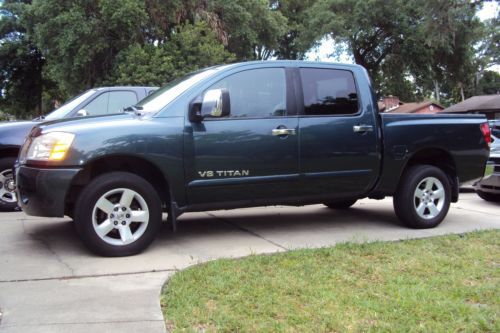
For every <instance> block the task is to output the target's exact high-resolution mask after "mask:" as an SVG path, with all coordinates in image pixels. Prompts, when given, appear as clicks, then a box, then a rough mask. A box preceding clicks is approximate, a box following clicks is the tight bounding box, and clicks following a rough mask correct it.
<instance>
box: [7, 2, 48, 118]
mask: <svg viewBox="0 0 500 333" xmlns="http://www.w3.org/2000/svg"><path fill="white" fill-rule="evenodd" d="M28 2H29V1H4V2H3V4H2V5H1V7H0V11H1V17H0V107H1V108H2V109H3V110H4V111H6V112H8V113H10V114H12V115H15V116H17V117H24V116H27V115H28V116H29V115H30V114H35V113H40V112H41V93H42V84H43V80H42V66H43V64H44V59H43V57H42V55H41V53H40V51H39V50H38V49H37V48H36V46H35V45H34V43H33V41H32V40H30V39H29V38H27V37H26V36H25V34H24V33H25V26H24V22H23V21H22V15H23V14H24V12H25V11H26V8H27V3H28Z"/></svg>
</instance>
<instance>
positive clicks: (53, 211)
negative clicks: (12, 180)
mask: <svg viewBox="0 0 500 333" xmlns="http://www.w3.org/2000/svg"><path fill="white" fill-rule="evenodd" d="M80 170H81V169H79V168H70V169H42V168H34V167H27V166H20V167H16V172H15V175H16V184H17V189H16V191H17V197H18V202H19V206H20V207H21V208H22V210H23V211H24V212H25V213H26V214H28V215H33V216H45V217H63V216H64V206H65V200H66V194H67V193H68V190H69V188H70V186H71V183H72V180H73V178H74V177H75V176H76V174H77V173H78V172H79V171H80Z"/></svg>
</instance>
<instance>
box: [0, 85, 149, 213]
mask: <svg viewBox="0 0 500 333" xmlns="http://www.w3.org/2000/svg"><path fill="white" fill-rule="evenodd" d="M156 89H158V88H156V87H105V88H95V89H90V90H87V91H86V92H84V93H82V94H81V95H78V96H76V97H74V98H73V99H71V100H69V101H68V102H66V103H65V104H64V105H62V106H61V107H60V108H58V109H56V110H54V111H52V112H51V113H49V114H48V115H47V116H45V117H41V118H37V119H35V120H33V121H16V122H3V123H0V211H11V210H14V209H15V208H16V207H17V197H16V193H15V191H14V189H15V184H14V177H13V174H12V168H13V166H14V161H15V160H16V158H17V155H18V153H19V150H20V148H21V146H22V144H23V142H24V140H25V138H26V136H27V135H28V133H29V131H30V130H31V129H32V128H33V127H34V126H35V125H37V124H39V123H40V122H41V121H49V120H57V119H64V118H73V117H84V116H96V115H105V114H112V113H119V112H122V111H123V108H124V107H127V106H130V105H132V104H135V103H137V102H138V101H140V100H141V99H143V98H144V97H146V96H148V95H149V94H150V93H151V92H153V91H154V90H156Z"/></svg>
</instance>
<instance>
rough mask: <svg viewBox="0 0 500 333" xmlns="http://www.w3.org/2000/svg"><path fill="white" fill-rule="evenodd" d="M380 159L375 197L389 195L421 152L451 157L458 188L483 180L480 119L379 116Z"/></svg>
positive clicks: (482, 119)
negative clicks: (430, 151) (437, 152)
mask: <svg viewBox="0 0 500 333" xmlns="http://www.w3.org/2000/svg"><path fill="white" fill-rule="evenodd" d="M380 117H381V124H382V133H383V145H384V159H383V163H382V173H381V178H380V181H379V184H378V186H377V187H376V189H375V192H376V193H377V194H384V195H391V194H393V193H394V192H395V190H396V188H397V185H398V182H399V179H400V177H401V175H402V173H403V171H404V169H405V167H406V165H407V163H408V161H410V160H411V158H412V157H413V156H415V155H416V154H418V153H419V152H422V151H424V150H425V149H440V150H442V151H444V152H447V153H448V154H449V155H451V157H452V159H453V162H454V164H455V168H456V171H457V176H458V178H459V182H460V184H463V183H465V182H470V181H474V180H476V179H478V178H480V177H482V176H483V172H484V167H485V164H486V161H487V160H488V156H489V147H488V145H487V144H486V142H485V140H484V137H483V134H482V133H481V130H480V124H482V123H484V122H486V118H485V117H484V116H480V115H444V114H432V115H422V114H418V115H413V114H411V115H410V114H380Z"/></svg>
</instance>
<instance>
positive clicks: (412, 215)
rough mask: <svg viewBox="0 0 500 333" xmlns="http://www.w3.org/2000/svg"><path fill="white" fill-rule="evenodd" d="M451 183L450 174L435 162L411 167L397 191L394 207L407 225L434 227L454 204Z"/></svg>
mask: <svg viewBox="0 0 500 333" xmlns="http://www.w3.org/2000/svg"><path fill="white" fill-rule="evenodd" d="M450 197H451V186H450V182H449V180H448V177H447V176H446V174H445V173H444V172H443V171H442V170H441V169H439V168H436V167H434V166H431V165H418V166H413V167H411V168H410V169H409V170H408V171H406V172H405V174H404V175H403V177H402V179H401V182H400V185H399V187H398V189H397V191H396V193H395V195H394V198H393V203H394V210H395V212H396V215H397V216H398V218H399V219H400V220H401V221H402V222H404V223H405V224H406V225H407V226H409V227H411V228H417V229H425V228H433V227H435V226H437V225H438V224H439V223H441V221H443V219H444V218H445V216H446V214H447V213H448V210H449V208H450Z"/></svg>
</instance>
